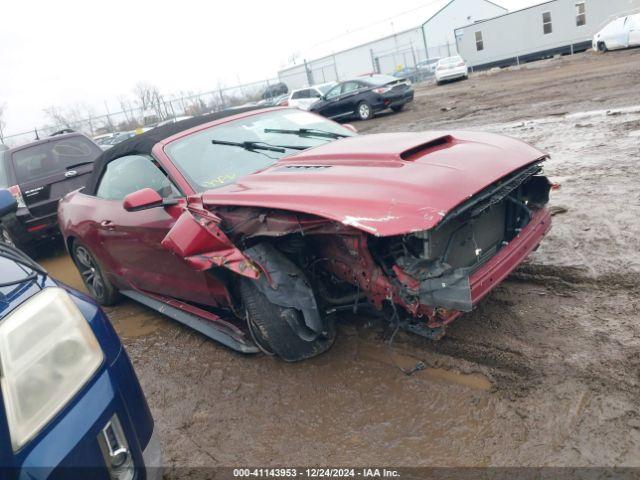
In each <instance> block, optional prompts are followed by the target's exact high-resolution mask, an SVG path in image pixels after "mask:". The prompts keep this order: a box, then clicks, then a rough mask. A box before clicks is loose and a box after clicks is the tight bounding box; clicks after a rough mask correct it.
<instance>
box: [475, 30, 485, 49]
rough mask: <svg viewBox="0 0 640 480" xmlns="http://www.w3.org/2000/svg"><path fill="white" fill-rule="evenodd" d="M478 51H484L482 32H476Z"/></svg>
mask: <svg viewBox="0 0 640 480" xmlns="http://www.w3.org/2000/svg"><path fill="white" fill-rule="evenodd" d="M476 50H477V51H480V50H484V42H483V41H482V32H476Z"/></svg>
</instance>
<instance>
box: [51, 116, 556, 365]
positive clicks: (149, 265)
mask: <svg viewBox="0 0 640 480" xmlns="http://www.w3.org/2000/svg"><path fill="white" fill-rule="evenodd" d="M546 158H547V155H546V154H544V153H543V152H540V151H539V150H537V149H535V148H533V147H531V146H529V145H527V144H525V143H522V142H520V141H518V140H514V139H511V138H506V137H502V136H498V135H493V134H488V133H470V132H457V131H451V132H421V133H393V134H376V135H362V136H359V135H356V134H355V133H354V132H353V131H352V129H350V128H347V127H345V126H341V125H339V124H337V123H334V122H332V121H330V120H327V119H324V118H322V117H319V116H317V115H315V114H312V113H309V112H302V111H298V110H295V109H289V108H272V109H244V110H234V111H228V112H223V113H218V114H213V115H209V116H206V117H200V118H194V119H189V120H185V121H182V122H178V123H175V124H172V125H167V126H165V127H160V128H156V129H154V130H151V131H149V132H147V133H145V134H142V135H140V136H138V137H135V138H132V139H130V140H127V141H125V142H122V143H121V144H120V145H117V146H115V147H114V148H112V149H111V150H108V151H106V152H104V153H103V154H102V156H101V157H100V158H99V159H98V160H97V161H96V163H95V167H94V171H93V176H92V178H91V180H90V182H89V184H88V185H87V187H86V188H84V189H83V190H80V191H76V192H72V193H70V194H68V195H67V196H66V197H65V198H64V199H63V200H62V201H61V203H60V207H59V212H58V214H59V220H60V226H61V229H62V233H63V234H64V238H65V241H66V245H67V247H68V249H69V252H70V253H71V255H72V257H73V260H74V262H75V264H76V265H77V267H78V269H79V270H80V273H81V274H82V278H83V279H84V281H85V284H86V286H87V288H88V289H89V291H90V292H91V293H92V294H93V295H94V296H95V297H96V299H97V300H98V301H99V302H101V303H102V304H105V305H109V304H112V303H114V302H115V301H117V299H118V297H119V295H125V296H127V297H130V298H133V299H135V300H137V301H139V302H141V303H143V304H145V305H147V306H149V307H151V308H154V309H156V310H158V311H160V312H162V313H164V314H166V315H168V316H170V317H172V318H173V319H175V320H178V321H180V322H182V323H184V324H187V325H189V326H191V327H192V328H194V329H196V330H198V331H200V332H201V333H203V334H205V335H207V336H209V337H210V338H213V339H215V340H217V341H219V342H221V343H223V344H225V345H227V346H228V347H231V348H233V349H236V350H238V351H242V352H256V351H259V350H262V351H264V352H267V353H271V354H276V355H278V356H280V357H281V358H283V359H285V360H287V361H296V360H301V359H305V358H309V357H312V356H314V355H317V354H319V353H322V352H323V351H326V350H327V349H328V348H329V347H330V346H331V344H332V342H333V340H334V338H335V335H336V329H335V325H334V322H335V320H334V317H335V315H334V314H335V312H338V311H340V310H341V309H349V310H350V309H355V308H360V307H364V306H366V307H373V308H375V309H377V310H378V311H380V312H382V313H383V314H384V315H386V316H387V318H389V319H392V320H393V321H394V322H398V325H400V326H402V327H403V328H405V329H407V330H409V331H411V332H414V333H417V334H420V335H423V336H426V337H430V338H434V337H439V336H441V335H442V333H443V332H444V328H445V326H446V325H447V324H448V323H450V322H451V321H452V320H454V319H455V318H456V317H458V316H459V315H460V314H461V313H463V312H469V311H471V310H472V309H473V307H474V306H475V305H476V304H477V303H478V302H479V301H480V300H481V299H482V298H483V297H484V296H485V295H487V293H488V292H489V291H491V289H492V288H494V287H495V286H496V285H497V284H498V283H500V282H501V281H502V280H503V279H504V278H505V277H506V276H507V275H508V274H509V273H510V272H511V271H513V270H514V269H515V268H516V267H517V266H518V265H519V264H520V263H521V262H522V261H523V260H524V259H525V258H526V257H527V255H529V253H530V252H531V251H532V250H534V249H535V248H536V247H537V246H538V244H539V243H540V241H541V239H542V238H543V236H544V235H545V234H546V233H547V231H548V230H549V228H550V226H551V219H550V215H549V213H548V211H547V210H546V209H545V205H546V204H547V202H548V200H549V189H550V183H549V181H548V179H547V178H546V177H545V176H543V175H541V171H542V167H541V163H542V162H543V161H544V160H545V159H546Z"/></svg>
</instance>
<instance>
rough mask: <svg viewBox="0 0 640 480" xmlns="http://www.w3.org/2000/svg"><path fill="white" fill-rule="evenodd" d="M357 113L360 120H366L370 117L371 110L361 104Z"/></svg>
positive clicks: (364, 104)
mask: <svg viewBox="0 0 640 480" xmlns="http://www.w3.org/2000/svg"><path fill="white" fill-rule="evenodd" d="M358 113H359V114H360V118H362V119H363V120H366V119H367V118H369V116H370V115H371V108H370V107H369V105H367V104H366V103H363V104H361V105H360V106H359V107H358Z"/></svg>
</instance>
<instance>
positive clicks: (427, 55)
mask: <svg viewBox="0 0 640 480" xmlns="http://www.w3.org/2000/svg"><path fill="white" fill-rule="evenodd" d="M425 25H426V23H423V24H422V27H420V30H422V41H423V42H424V54H425V59H426V60H429V47H428V46H427V35H426V34H425V33H424V26H425Z"/></svg>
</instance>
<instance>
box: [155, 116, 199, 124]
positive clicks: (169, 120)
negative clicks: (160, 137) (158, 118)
mask: <svg viewBox="0 0 640 480" xmlns="http://www.w3.org/2000/svg"><path fill="white" fill-rule="evenodd" d="M189 118H193V117H192V116H191V115H181V116H179V117H173V118H169V119H168V120H163V121H162V122H160V123H158V124H157V125H156V127H162V126H163V125H170V124H172V123H176V122H181V121H182V120H188V119H189Z"/></svg>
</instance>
